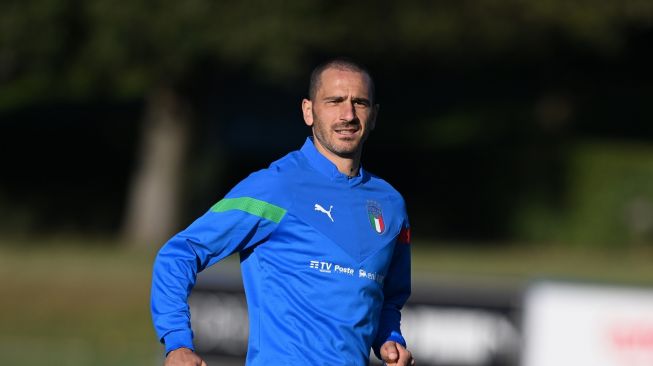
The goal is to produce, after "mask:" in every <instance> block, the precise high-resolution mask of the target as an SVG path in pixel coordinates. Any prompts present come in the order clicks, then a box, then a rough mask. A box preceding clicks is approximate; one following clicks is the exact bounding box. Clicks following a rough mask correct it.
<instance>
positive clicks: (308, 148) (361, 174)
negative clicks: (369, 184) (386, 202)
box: [300, 137, 367, 186]
mask: <svg viewBox="0 0 653 366" xmlns="http://www.w3.org/2000/svg"><path fill="white" fill-rule="evenodd" d="M300 151H301V152H302V154H303V155H304V156H305V157H306V159H307V160H308V162H309V164H310V165H311V166H312V167H313V168H315V170H317V171H319V172H320V173H322V174H324V175H326V176H327V177H329V178H330V179H331V180H333V181H337V182H342V183H347V184H348V185H351V186H355V185H358V184H360V183H362V182H363V181H364V180H365V178H366V177H367V172H366V171H365V170H363V166H362V165H361V166H360V167H359V168H358V175H357V176H355V177H348V176H347V175H346V174H343V173H341V172H340V171H339V170H338V168H337V167H336V165H335V164H334V163H332V162H331V161H330V160H329V159H327V158H326V157H325V156H324V155H322V153H320V152H319V151H318V150H317V148H316V147H315V143H314V141H313V137H308V138H306V142H304V146H302V148H301V149H300Z"/></svg>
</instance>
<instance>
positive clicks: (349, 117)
mask: <svg viewBox="0 0 653 366" xmlns="http://www.w3.org/2000/svg"><path fill="white" fill-rule="evenodd" d="M340 119H341V120H342V121H347V122H350V121H353V120H354V119H356V108H354V103H351V102H345V103H341V106H340Z"/></svg>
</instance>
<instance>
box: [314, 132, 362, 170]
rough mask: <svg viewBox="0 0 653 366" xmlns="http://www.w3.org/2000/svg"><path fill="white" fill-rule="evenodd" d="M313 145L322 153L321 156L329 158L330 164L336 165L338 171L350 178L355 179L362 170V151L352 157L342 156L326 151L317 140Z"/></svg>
mask: <svg viewBox="0 0 653 366" xmlns="http://www.w3.org/2000/svg"><path fill="white" fill-rule="evenodd" d="M313 143H314V144H315V148H316V149H317V151H319V152H320V154H322V155H324V157H325V158H327V159H328V160H329V161H330V162H332V163H333V164H335V166H336V168H338V171H339V172H340V173H342V174H344V175H346V176H348V177H355V176H357V175H358V171H359V169H360V161H361V151H360V149H358V151H356V152H355V153H354V154H352V156H351V157H349V156H340V155H337V154H335V153H333V152H332V151H330V150H328V149H326V148H325V147H324V146H322V144H320V142H319V141H318V140H317V139H313Z"/></svg>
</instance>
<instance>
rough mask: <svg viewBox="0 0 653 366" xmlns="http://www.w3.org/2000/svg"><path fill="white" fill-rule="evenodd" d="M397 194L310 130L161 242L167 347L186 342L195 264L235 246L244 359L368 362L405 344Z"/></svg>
mask: <svg viewBox="0 0 653 366" xmlns="http://www.w3.org/2000/svg"><path fill="white" fill-rule="evenodd" d="M409 243H410V229H409V224H408V218H407V215H406V209H405V204H404V200H403V199H402V197H401V195H400V194H399V193H398V192H397V191H396V190H394V189H393V188H392V187H391V186H390V185H389V184H388V183H386V182H385V181H384V180H382V179H380V178H378V177H376V176H374V175H372V174H370V173H368V172H366V171H364V170H363V169H362V168H361V169H360V174H359V176H357V177H353V178H348V177H347V176H346V175H344V174H342V173H340V172H339V171H338V169H337V168H336V166H335V165H334V164H333V163H331V162H330V161H329V160H328V159H327V158H326V157H324V156H323V155H322V154H320V153H319V152H318V151H317V149H316V148H315V146H314V145H313V141H312V139H311V138H308V139H307V140H306V143H305V144H304V146H303V147H302V148H301V149H300V150H299V151H294V152H291V153H290V154H288V155H286V156H285V157H283V158H281V159H280V160H278V161H276V162H274V163H272V164H271V165H270V167H269V168H267V169H264V170H261V171H258V172H255V173H253V174H251V175H250V176H249V177H247V178H246V179H244V180H243V181H242V182H240V183H239V184H238V185H236V187H234V188H233V189H232V190H231V191H230V192H229V193H228V194H227V195H226V196H225V198H223V199H222V200H220V201H219V202H218V203H216V204H215V205H214V206H213V207H211V209H210V210H209V211H208V212H206V214H204V215H203V216H201V217H200V218H199V219H197V220H196V221H195V222H193V223H192V224H191V225H190V226H189V227H188V228H186V229H185V230H184V231H182V232H180V233H179V234H177V235H175V236H174V237H172V238H171V239H170V240H169V241H168V242H167V243H166V244H165V245H164V246H163V247H162V248H161V250H160V251H159V253H158V255H157V257H156V261H155V263H154V275H153V280H152V297H151V306H152V317H153V320H154V326H155V328H156V332H157V335H158V336H159V339H160V340H161V341H162V342H163V343H164V344H165V348H166V352H169V351H171V350H174V349H177V348H180V347H188V348H191V349H193V342H192V338H193V333H192V331H191V327H190V313H189V307H188V304H187V299H188V296H189V294H190V291H191V289H192V288H193V286H194V284H195V280H196V275H197V273H198V272H199V271H201V270H203V269H204V268H206V267H208V266H210V265H212V264H214V263H216V262H217V261H219V260H221V259H223V258H225V257H227V256H229V255H230V254H232V253H235V252H238V253H240V260H241V270H242V276H243V284H244V288H245V294H246V297H247V304H248V312H249V323H250V324H249V327H250V331H249V344H248V352H247V365H301V366H304V365H329V366H332V365H361V366H362V365H367V364H368V362H369V352H370V348H372V349H373V350H374V352H375V353H376V355H377V356H378V352H379V347H380V346H381V345H382V344H383V343H384V342H385V341H387V340H394V341H397V342H399V343H401V344H403V345H404V346H405V341H404V339H403V337H402V336H401V331H400V329H399V323H400V318H401V314H400V310H401V308H402V306H403V305H404V303H405V302H406V300H407V298H408V296H409V295H410V245H409Z"/></svg>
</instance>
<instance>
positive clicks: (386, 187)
mask: <svg viewBox="0 0 653 366" xmlns="http://www.w3.org/2000/svg"><path fill="white" fill-rule="evenodd" d="M367 174H368V175H369V177H370V180H369V184H371V185H373V186H374V187H376V189H379V190H381V191H383V192H384V194H386V195H389V196H390V197H391V198H392V199H395V200H398V201H401V202H402V203H403V202H404V197H403V196H402V195H401V193H399V191H398V190H397V189H396V188H395V187H393V186H392V185H391V184H390V183H388V181H386V180H385V179H383V178H381V177H379V176H378V175H376V174H374V173H370V172H367Z"/></svg>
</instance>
